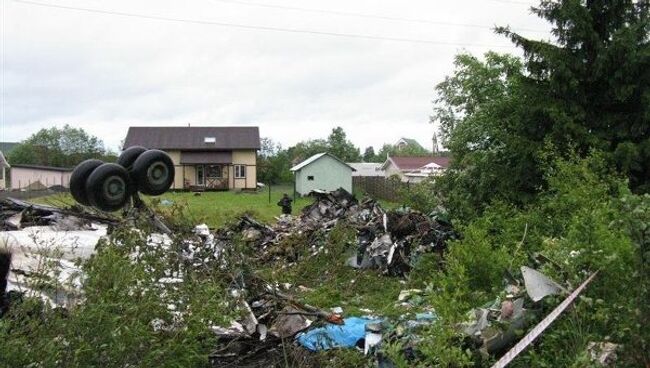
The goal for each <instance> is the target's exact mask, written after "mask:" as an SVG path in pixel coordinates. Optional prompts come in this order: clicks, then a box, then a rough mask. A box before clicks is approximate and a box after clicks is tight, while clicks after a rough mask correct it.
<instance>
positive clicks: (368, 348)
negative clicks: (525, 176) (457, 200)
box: [0, 147, 617, 368]
mask: <svg viewBox="0 0 650 368" xmlns="http://www.w3.org/2000/svg"><path fill="white" fill-rule="evenodd" d="M173 176H174V167H173V164H171V160H170V159H169V157H168V156H167V155H166V154H165V153H164V152H161V151H156V150H147V149H145V148H143V147H132V148H129V149H127V150H126V151H125V152H124V153H123V154H122V155H121V156H120V158H119V160H118V163H117V164H104V163H102V162H100V161H98V160H88V161H85V162H83V163H81V164H80V165H79V166H77V168H76V169H75V171H74V172H73V175H72V178H71V183H70V187H71V188H70V189H71V194H72V195H73V197H74V198H75V200H76V201H77V202H78V203H79V204H80V205H75V206H72V207H68V208H65V209H62V208H57V207H50V206H43V205H34V204H30V203H27V202H23V201H20V200H15V199H7V200H4V201H2V202H0V220H1V226H2V230H3V233H5V234H9V235H10V236H11V237H12V238H13V239H14V241H15V242H16V243H17V245H14V246H13V247H12V246H11V245H10V244H9V243H10V241H9V240H7V239H3V240H2V241H3V242H4V244H5V246H4V247H0V318H2V314H3V313H4V312H5V311H6V310H7V308H10V304H11V303H12V302H15V301H17V300H20V299H21V298H22V297H25V296H37V297H40V298H41V299H43V300H44V301H47V303H49V304H50V305H51V306H53V307H59V308H66V307H67V306H68V305H69V304H68V303H69V302H70V296H74V297H78V296H79V295H80V294H81V293H82V291H80V290H74V288H72V289H69V290H66V291H65V292H64V293H63V295H61V293H56V294H54V295H45V294H43V292H36V291H34V290H30V289H29V287H28V285H29V277H30V263H29V260H30V259H31V258H30V257H29V256H28V255H27V254H21V252H23V253H27V252H28V251H29V249H30V245H29V244H28V243H29V242H30V240H27V238H31V237H32V236H31V235H25V234H24V232H25V231H26V230H29V229H31V228H38V229H39V230H40V231H41V235H42V234H45V235H44V236H45V237H50V240H51V239H53V237H54V235H53V234H55V233H60V232H76V234H77V235H79V236H80V238H81V239H82V240H81V243H82V244H81V245H82V246H81V247H78V244H76V245H75V246H76V247H77V248H75V250H74V251H73V250H72V247H71V248H70V250H69V251H64V252H63V254H62V255H61V254H59V257H60V259H58V260H57V261H58V266H59V267H60V270H59V272H57V273H56V275H57V277H59V278H60V277H67V278H69V279H68V280H66V281H68V282H69V281H70V280H71V279H72V280H74V282H73V283H72V285H76V286H77V287H78V288H81V285H82V283H81V281H80V279H79V277H80V276H79V272H81V271H80V270H79V269H78V268H76V266H75V265H74V264H73V263H72V259H73V258H77V257H78V256H81V258H87V257H89V255H90V254H92V252H93V251H94V246H95V244H97V241H98V240H99V238H101V237H104V236H110V233H111V229H113V228H115V227H118V226H124V224H125V223H127V224H128V223H132V221H133V218H134V217H139V218H145V219H146V220H147V221H149V222H150V223H151V224H152V225H153V228H155V229H157V232H158V233H157V234H151V236H150V241H149V244H150V245H151V246H162V247H165V246H166V244H169V243H171V242H172V241H174V240H179V239H174V238H175V237H177V236H178V235H177V234H181V233H182V234H183V235H182V236H184V237H186V238H184V239H180V241H181V242H182V243H183V257H184V259H186V260H188V262H185V264H186V267H203V268H205V267H215V268H217V267H218V268H224V267H225V268H228V267H229V265H228V264H227V262H226V261H225V257H224V255H225V254H227V253H228V252H230V251H231V250H232V249H234V248H235V245H236V244H237V243H238V242H244V244H246V246H247V247H249V248H252V249H254V252H253V253H254V254H255V255H256V257H258V260H259V261H262V262H275V263H276V264H281V265H282V267H291V266H292V265H294V264H296V263H299V262H301V261H303V258H305V257H313V256H316V255H318V254H320V253H322V252H328V251H329V249H328V242H327V238H328V235H329V233H330V231H331V230H332V229H333V228H334V227H335V226H336V225H337V224H339V223H344V224H345V225H347V226H350V227H352V228H354V229H355V230H356V249H353V250H352V251H353V254H350V256H349V258H348V259H347V262H346V264H347V265H348V266H349V267H353V268H355V269H359V272H365V271H363V270H364V269H377V270H379V271H380V273H381V274H383V275H384V276H383V277H404V276H406V275H407V274H408V273H409V271H410V270H411V269H412V268H413V266H414V265H415V264H416V263H417V262H418V259H419V258H420V257H421V256H422V255H423V254H426V253H438V254H439V255H440V257H441V259H442V258H443V257H444V253H445V250H446V248H447V246H448V243H449V242H450V240H454V239H458V237H459V234H458V233H456V231H455V230H454V228H453V226H452V224H451V223H450V222H449V221H448V220H447V219H446V218H445V217H444V216H443V215H441V213H434V214H431V215H425V214H423V213H420V212H417V211H413V210H410V209H408V208H401V209H396V210H390V211H386V210H384V209H383V208H382V207H381V205H380V204H379V203H378V202H377V201H375V200H372V199H364V200H362V201H360V202H359V201H357V199H356V198H355V197H354V196H353V195H352V194H350V193H348V192H346V191H345V190H343V189H339V190H336V191H333V192H319V191H317V192H313V193H311V196H312V197H313V198H314V202H313V203H312V204H311V205H308V206H307V207H305V208H304V209H302V212H301V214H300V215H299V216H295V217H292V216H285V215H283V216H280V217H279V218H277V222H276V223H275V224H274V225H272V226H269V225H265V224H262V223H260V222H258V221H256V220H255V219H253V218H252V217H250V216H243V217H241V218H240V219H239V220H238V221H235V222H234V223H233V224H232V225H230V226H227V227H224V228H220V229H216V230H211V229H209V228H208V227H207V226H206V225H203V224H202V225H197V226H196V227H195V228H194V229H191V231H182V232H173V231H171V230H170V227H169V226H168V225H167V224H165V222H164V221H163V220H162V219H161V218H160V217H159V216H158V215H157V214H156V213H155V212H154V211H152V210H151V209H149V208H148V207H147V206H146V205H145V204H144V203H143V202H142V200H141V199H140V198H139V196H138V192H141V193H144V194H148V195H159V194H162V193H164V192H166V191H167V190H168V189H169V186H170V184H171V182H172V181H173ZM117 209H124V211H125V216H124V217H123V218H119V217H117V216H114V215H112V214H109V213H108V212H106V211H115V210H117ZM185 230H188V229H185ZM188 234H190V235H188ZM296 234H300V235H301V236H302V237H301V239H306V243H301V244H297V245H296V244H295V243H292V242H286V241H284V240H285V239H287V238H288V237H291V236H294V235H296ZM3 238H6V237H3ZM21 239H22V240H21ZM78 239H79V238H77V240H78ZM31 241H35V240H34V239H31ZM55 241H57V242H59V243H61V242H64V243H65V242H66V241H67V240H64V239H58V240H57V239H55ZM297 247H298V248H300V249H297ZM79 248H80V249H81V253H82V254H79V250H78V249H79ZM3 249H4V250H3ZM7 249H9V251H7ZM12 257H13V258H12ZM10 264H11V266H10ZM61 271H63V272H61ZM176 276H178V273H176V274H175V275H174V274H170V275H169V277H165V278H161V279H160V280H159V281H160V283H161V285H165V284H170V283H171V284H177V285H182V282H183V280H182V278H179V277H176ZM378 277H382V276H378ZM61 281H63V280H61ZM61 284H63V282H62V283H61ZM581 287H583V286H581ZM301 288H304V287H303V286H295V285H289V284H282V285H278V284H272V283H269V282H267V281H265V280H263V279H261V278H259V277H258V276H256V275H254V274H244V273H240V274H239V275H238V277H236V278H233V282H232V285H231V287H230V292H229V297H230V298H231V300H230V301H229V303H231V304H232V305H235V306H237V309H238V311H239V314H238V315H239V316H241V317H240V318H238V319H235V320H232V321H231V322H230V324H227V325H223V326H217V325H213V326H209V328H210V330H211V331H212V332H213V333H214V334H216V336H218V338H219V344H218V346H216V347H215V349H214V351H213V352H212V354H211V355H210V361H211V363H212V364H213V366H215V367H273V366H278V367H280V366H285V365H286V360H287V359H288V357H287V351H286V344H287V343H290V344H291V345H292V351H293V353H292V356H291V359H293V360H294V361H295V362H297V363H298V364H299V365H303V364H301V363H300V361H307V360H308V358H306V357H308V355H309V354H312V353H313V352H317V351H322V350H329V349H335V348H351V349H358V350H359V351H360V353H363V354H367V355H372V356H374V358H375V359H376V362H377V365H378V366H379V367H382V368H390V367H393V366H394V365H393V363H392V362H391V360H390V359H389V358H388V357H387V356H386V355H384V354H383V353H382V350H381V345H382V342H385V341H393V342H394V341H400V342H401V346H403V347H404V348H403V354H404V357H405V359H407V360H408V361H411V362H414V361H417V360H418V359H419V353H418V346H419V344H421V339H420V338H419V337H418V332H419V331H420V330H421V329H422V328H426V327H427V326H431V325H432V324H434V323H437V321H438V316H437V315H436V313H435V310H434V309H433V308H430V307H427V306H426V305H422V304H423V295H424V294H426V293H427V292H429V291H426V290H417V289H411V290H403V291H402V292H401V293H400V294H399V296H398V300H397V302H398V303H400V304H402V305H411V306H417V307H418V308H419V310H421V313H417V314H416V315H415V316H414V318H406V317H404V318H399V319H390V318H385V317H383V316H377V315H372V311H370V310H368V315H361V316H346V315H344V312H343V310H342V309H341V308H334V309H332V310H325V309H322V308H319V307H317V306H312V305H308V304H306V303H304V302H302V301H300V300H299V299H298V298H297V297H296V296H295V295H296V294H298V293H297V291H299V290H300V289H301ZM567 289H568V288H567V287H563V286H562V285H560V284H558V283H557V282H555V281H553V280H551V279H550V278H548V277H546V276H545V275H544V274H542V273H540V272H539V271H536V270H534V269H532V268H528V267H522V268H521V276H520V277H519V276H512V275H510V276H509V282H508V286H507V287H506V288H505V289H504V290H503V292H502V293H501V294H500V295H498V296H497V297H496V298H495V300H494V301H493V302H492V303H489V304H487V305H483V306H480V307H478V308H475V309H473V310H471V311H468V313H467V321H466V322H465V323H464V324H462V325H459V326H458V327H457V330H458V335H459V336H461V338H460V339H459V340H458V343H459V344H462V345H463V346H464V347H466V348H467V349H470V350H473V351H475V352H477V353H479V352H480V354H483V355H489V356H493V357H494V356H497V357H498V356H502V359H506V358H507V359H511V357H510V356H511V355H512V354H513V352H512V351H511V352H508V353H507V354H504V353H505V352H506V351H507V349H509V348H511V347H512V346H513V345H515V344H516V343H517V342H519V343H517V345H515V348H517V346H518V345H519V344H527V343H529V342H528V340H531V341H532V339H534V337H535V336H533V337H529V336H525V337H523V338H522V336H521V332H522V331H525V330H526V329H528V328H529V327H531V324H532V323H533V322H534V321H535V320H538V319H539V317H540V316H541V314H542V308H541V307H540V301H541V300H542V299H544V298H546V297H548V296H550V295H567V294H569V291H568V290H567ZM579 291H581V290H578V289H576V291H575V292H574V294H576V295H577V293H578V292H579ZM570 297H571V296H570ZM573 297H575V296H573ZM568 299H569V298H567V300H568ZM570 301H571V300H568V302H567V304H568V303H570ZM565 302H566V300H565ZM564 307H566V306H564ZM559 313H561V311H559V312H558V314H559ZM179 318H182V316H179ZM551 322H552V321H551ZM548 323H549V324H550V322H548ZM151 326H152V328H153V329H155V330H170V329H173V328H175V327H174V325H173V324H169V323H166V322H164V321H162V320H156V321H152V322H151ZM538 327H539V326H537V327H536V328H535V329H537V328H538ZM535 329H533V330H531V332H533V331H534V330H535ZM539 333H541V331H539V332H538V334H539ZM599 344H600V345H599ZM601 345H602V344H601V343H593V346H591V348H590V354H591V355H592V358H593V360H594V361H595V362H600V363H602V365H603V366H604V365H611V364H613V362H615V360H616V350H617V346H616V345H615V344H611V343H607V346H601ZM524 348H525V345H524V346H523V347H521V349H524ZM513 350H514V349H513ZM296 351H302V352H303V353H302V354H298V355H299V356H297V355H296V354H295V352H296ZM515 355H516V354H515ZM508 361H509V360H508ZM508 361H506V362H505V363H497V364H495V366H505V365H507V363H508ZM305 364H306V363H305Z"/></svg>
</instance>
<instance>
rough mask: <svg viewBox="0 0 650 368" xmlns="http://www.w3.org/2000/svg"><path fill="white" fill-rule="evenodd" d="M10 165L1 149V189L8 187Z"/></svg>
mask: <svg viewBox="0 0 650 368" xmlns="http://www.w3.org/2000/svg"><path fill="white" fill-rule="evenodd" d="M10 167H11V166H9V163H8V162H7V159H5V155H3V154H2V151H0V190H5V189H7V169H8V168H10Z"/></svg>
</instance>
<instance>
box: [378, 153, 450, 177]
mask: <svg viewBox="0 0 650 368" xmlns="http://www.w3.org/2000/svg"><path fill="white" fill-rule="evenodd" d="M449 162H450V159H449V157H433V156H410V157H406V156H395V157H388V159H387V160H386V162H384V164H383V165H382V169H383V170H384V171H385V173H386V177H391V176H393V175H397V176H398V177H399V178H400V179H401V180H402V181H404V182H420V181H422V180H424V178H426V177H429V176H431V175H440V174H442V173H443V172H444V171H445V170H446V169H447V167H449Z"/></svg>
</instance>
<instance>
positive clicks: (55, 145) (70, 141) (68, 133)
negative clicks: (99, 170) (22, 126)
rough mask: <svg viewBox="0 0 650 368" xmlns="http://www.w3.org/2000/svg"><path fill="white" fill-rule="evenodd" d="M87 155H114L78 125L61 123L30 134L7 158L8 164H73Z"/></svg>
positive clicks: (99, 156) (104, 156)
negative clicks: (58, 126)
mask: <svg viewBox="0 0 650 368" xmlns="http://www.w3.org/2000/svg"><path fill="white" fill-rule="evenodd" d="M89 158H97V159H102V160H105V161H115V160H116V159H117V157H116V156H115V154H114V153H112V152H110V151H108V150H106V149H105V148H104V143H103V142H102V141H101V139H99V138H97V137H94V136H91V135H89V134H88V133H86V131H84V130H83V129H81V128H73V127H71V126H70V125H65V126H64V127H63V128H57V127H53V128H49V129H41V130H39V131H38V132H36V133H34V134H32V135H31V136H30V137H29V138H27V139H26V140H24V141H22V142H21V143H20V144H19V145H18V146H16V147H15V148H14V149H13V150H12V151H11V154H10V155H9V157H8V160H9V162H10V163H11V164H31V165H44V166H56V167H73V166H75V165H77V164H78V163H80V162H81V161H83V160H87V159H89Z"/></svg>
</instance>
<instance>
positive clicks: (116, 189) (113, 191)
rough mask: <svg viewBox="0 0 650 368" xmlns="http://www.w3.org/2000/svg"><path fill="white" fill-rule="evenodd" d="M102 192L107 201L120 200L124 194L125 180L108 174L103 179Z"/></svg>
mask: <svg viewBox="0 0 650 368" xmlns="http://www.w3.org/2000/svg"><path fill="white" fill-rule="evenodd" d="M104 194H105V196H106V199H107V200H109V201H112V202H117V201H120V200H122V199H123V198H124V196H125V194H126V182H125V181H124V179H123V178H121V177H119V176H116V175H114V176H109V177H108V178H107V179H106V180H105V181H104Z"/></svg>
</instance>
